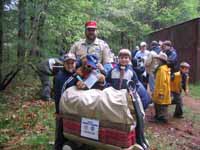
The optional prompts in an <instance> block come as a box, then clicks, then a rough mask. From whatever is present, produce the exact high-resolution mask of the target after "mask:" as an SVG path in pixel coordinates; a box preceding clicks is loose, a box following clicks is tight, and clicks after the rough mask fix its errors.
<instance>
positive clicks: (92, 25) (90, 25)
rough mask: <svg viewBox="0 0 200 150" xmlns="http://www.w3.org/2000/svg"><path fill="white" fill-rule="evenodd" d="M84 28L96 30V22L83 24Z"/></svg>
mask: <svg viewBox="0 0 200 150" xmlns="http://www.w3.org/2000/svg"><path fill="white" fill-rule="evenodd" d="M85 28H86V29H88V28H94V29H96V28H97V22H96V21H88V22H86V23H85Z"/></svg>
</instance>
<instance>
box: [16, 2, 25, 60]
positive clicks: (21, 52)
mask: <svg viewBox="0 0 200 150" xmlns="http://www.w3.org/2000/svg"><path fill="white" fill-rule="evenodd" d="M25 3H26V0H19V18H18V21H19V27H18V49H17V56H18V59H19V60H20V61H23V60H24V57H25V20H26V18H25V17H26V16H25V15H26V11H25Z"/></svg>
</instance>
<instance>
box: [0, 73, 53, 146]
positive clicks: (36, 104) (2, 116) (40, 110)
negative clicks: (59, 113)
mask: <svg viewBox="0 0 200 150" xmlns="http://www.w3.org/2000/svg"><path fill="white" fill-rule="evenodd" d="M20 81H24V82H23V83H22V82H18V81H17V80H15V81H14V82H12V87H8V89H7V90H6V91H4V92H2V93H0V103H1V105H0V149H4V148H6V147H9V148H10V147H11V149H36V150H43V149H52V142H53V141H54V134H55V131H54V129H55V117H54V112H55V106H54V103H53V102H43V101H39V100H37V99H38V93H39V87H40V82H39V80H38V79H37V78H34V77H33V76H31V77H30V76H27V77H25V78H23V80H21V79H20Z"/></svg>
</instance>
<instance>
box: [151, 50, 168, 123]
mask: <svg viewBox="0 0 200 150" xmlns="http://www.w3.org/2000/svg"><path fill="white" fill-rule="evenodd" d="M155 58H157V59H158V64H159V65H158V67H157V69H156V71H155V88H154V91H153V94H152V99H153V102H154V107H155V117H154V118H155V120H156V121H157V122H160V123H167V121H168V119H167V118H168V117H167V116H168V105H170V104H171V96H170V69H169V67H168V66H167V55H166V54H165V53H163V52H160V53H159V55H158V56H156V57H155Z"/></svg>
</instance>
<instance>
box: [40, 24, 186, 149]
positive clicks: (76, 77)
mask: <svg viewBox="0 0 200 150" xmlns="http://www.w3.org/2000/svg"><path fill="white" fill-rule="evenodd" d="M60 60H62V62H63V66H64V67H63V69H60V71H58V73H56V75H55V78H54V79H55V80H54V93H55V106H56V113H57V114H59V101H60V98H61V95H62V93H63V91H64V90H65V89H67V88H69V87H71V86H76V87H77V88H78V89H84V90H85V89H90V88H96V89H101V90H102V89H104V88H106V87H108V86H112V87H113V88H115V89H118V90H120V89H126V88H127V82H128V81H129V80H133V81H134V83H135V84H136V87H137V92H138V95H139V96H140V98H141V102H142V104H143V107H144V109H146V108H147V107H148V104H150V103H151V102H153V103H154V107H155V116H154V119H155V121H156V122H160V123H166V122H167V121H168V117H167V108H168V106H169V105H170V104H172V103H173V104H176V109H175V112H174V117H177V118H182V117H183V108H182V105H183V103H182V97H181V91H182V90H184V91H185V93H186V94H187V93H188V79H189V76H188V73H189V68H190V65H189V64H188V63H187V62H182V63H181V64H180V69H179V70H177V69H178V67H177V66H178V59H177V53H176V50H175V49H174V48H173V46H172V43H171V41H164V42H157V41H152V43H151V44H150V47H149V50H148V49H147V44H146V42H141V43H140V47H138V48H137V49H136V50H132V51H130V50H129V49H121V50H119V53H118V59H117V60H115V61H114V59H113V55H112V53H111V50H110V48H109V46H108V44H107V43H106V42H105V41H103V40H101V39H99V38H97V23H96V22H95V21H88V22H86V24H85V39H81V40H80V41H78V42H76V43H75V44H74V45H73V46H72V47H71V49H70V50H69V52H68V53H67V54H65V55H64V56H63V57H61V58H60V59H54V60H51V61H48V62H46V63H47V65H48V66H49V68H48V69H50V70H51V72H50V73H49V72H48V73H45V72H44V69H43V70H42V71H40V78H41V80H42V78H43V79H44V78H45V79H46V80H42V81H43V84H42V85H43V97H44V98H46V99H49V98H50V89H49V88H48V87H50V86H49V80H48V79H47V76H48V75H50V74H52V70H53V67H54V65H55V64H56V63H57V64H59V65H60V64H61V63H60ZM52 64H53V65H52ZM52 66H53V67H52ZM40 68H41V67H40ZM45 69H46V68H45ZM94 71H95V75H96V78H97V79H96V81H95V83H94V84H92V85H91V86H88V85H87V84H86V83H85V82H84V81H85V80H86V79H87V78H89V76H90V74H91V73H92V72H94ZM42 75H43V76H42ZM44 75H46V77H44ZM44 81H45V82H44ZM148 91H150V92H148ZM62 132H63V128H62V119H61V118H59V117H57V118H56V139H55V149H56V150H60V149H62V146H63V143H64V137H63V134H62Z"/></svg>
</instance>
